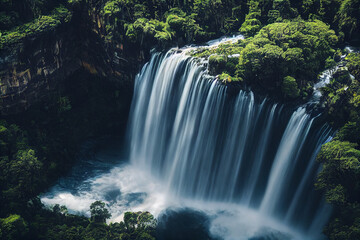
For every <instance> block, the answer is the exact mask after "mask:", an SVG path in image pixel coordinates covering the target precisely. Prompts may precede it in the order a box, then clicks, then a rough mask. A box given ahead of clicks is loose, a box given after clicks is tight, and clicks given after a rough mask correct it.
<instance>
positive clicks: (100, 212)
mask: <svg viewBox="0 0 360 240" xmlns="http://www.w3.org/2000/svg"><path fill="white" fill-rule="evenodd" d="M90 213H91V220H92V221H94V222H100V223H105V222H106V219H108V218H110V217H111V214H110V212H109V210H107V208H105V203H104V202H102V201H96V202H93V203H92V204H91V205H90Z"/></svg>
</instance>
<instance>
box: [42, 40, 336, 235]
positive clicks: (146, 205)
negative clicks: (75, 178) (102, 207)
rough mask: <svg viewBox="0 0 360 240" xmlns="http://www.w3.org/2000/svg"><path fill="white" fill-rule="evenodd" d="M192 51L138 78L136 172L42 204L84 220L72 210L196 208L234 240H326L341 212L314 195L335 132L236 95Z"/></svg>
mask: <svg viewBox="0 0 360 240" xmlns="http://www.w3.org/2000/svg"><path fill="white" fill-rule="evenodd" d="M217 43H218V42H213V43H211V44H212V45H216V44H217ZM191 49H192V48H185V49H172V50H170V51H169V52H167V53H154V54H153V56H152V58H151V60H150V62H149V63H147V64H146V65H145V66H144V67H143V69H142V71H141V72H140V73H139V75H138V76H137V79H136V83H135V91H134V99H133V103H132V110H131V117H130V121H129V122H130V126H129V134H128V135H129V145H130V146H129V151H130V156H129V158H130V163H129V164H125V165H123V166H117V167H114V168H112V169H111V170H110V171H109V172H107V173H101V174H99V175H98V176H96V177H92V178H89V179H88V180H86V181H85V182H86V184H87V185H86V186H87V187H86V188H81V187H79V188H77V191H75V193H70V192H67V189H66V188H63V189H60V190H59V188H56V189H55V190H53V191H52V192H51V193H50V194H48V195H45V196H43V198H42V200H43V201H44V202H45V203H48V204H53V203H59V202H60V203H65V204H67V205H68V206H70V205H71V206H70V209H73V210H78V211H82V210H84V209H80V208H79V206H75V205H76V204H72V203H74V202H76V201H86V202H85V203H84V204H83V206H88V205H89V203H90V202H91V201H92V200H97V199H102V200H104V201H106V202H107V203H108V204H109V207H110V209H111V211H112V213H113V217H114V219H115V220H118V218H117V217H118V216H120V215H121V214H122V212H123V211H126V210H150V211H153V212H154V213H155V214H161V210H165V209H166V208H168V207H174V206H175V207H191V208H195V209H200V210H203V211H205V212H206V213H208V214H209V215H210V216H211V219H212V222H211V227H210V231H211V233H212V234H213V235H217V236H221V237H223V238H225V239H260V238H256V237H259V236H260V237H261V236H267V237H269V236H270V235H271V236H273V237H272V238H270V237H269V238H267V239H320V238H321V234H320V233H321V230H322V227H323V225H324V224H325V223H326V221H327V220H328V217H329V215H330V213H331V209H329V207H328V206H327V205H326V204H325V203H324V201H323V199H322V197H321V196H320V195H318V193H317V192H316V191H315V190H314V187H313V186H314V181H315V178H316V174H317V173H318V171H319V168H320V166H319V165H318V164H317V163H316V161H315V158H316V155H317V153H318V151H319V150H320V148H321V145H322V144H324V143H325V142H326V141H328V140H329V139H330V137H329V136H330V131H331V130H330V129H329V128H328V127H327V126H326V125H323V124H321V123H320V121H319V120H318V119H317V116H316V115H315V116H313V115H312V114H311V113H309V112H311V111H308V110H307V109H306V108H305V107H299V108H297V109H293V108H290V107H286V106H283V105H281V104H277V103H274V102H272V101H271V100H270V99H267V98H263V97H258V96H255V94H254V93H253V92H251V91H240V92H239V93H238V94H235V95H234V94H227V90H228V86H226V85H224V84H220V83H219V82H217V81H215V80H214V78H213V77H211V76H208V75H207V71H206V67H205V65H203V64H201V63H199V61H198V60H196V59H193V58H191V57H189V56H188V54H187V52H189V51H190V50H191ZM139 194H140V195H139ZM104 196H107V198H106V197H104ZM109 196H110V197H109ZM84 199H85V200H84ZM139 199H140V200H139ZM268 229H271V230H268ZM264 231H265V232H267V233H264V234H263V232H264ZM268 232H271V234H270V235H269V233H268ZM277 232H281V234H280V233H277ZM275 233H276V234H275ZM262 234H263V235H262ZM274 234H275V235H274Z"/></svg>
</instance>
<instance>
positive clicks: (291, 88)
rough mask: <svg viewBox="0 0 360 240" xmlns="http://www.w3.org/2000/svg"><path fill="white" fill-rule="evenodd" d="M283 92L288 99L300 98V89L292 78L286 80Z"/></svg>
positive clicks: (283, 84) (283, 83) (288, 77)
mask: <svg viewBox="0 0 360 240" xmlns="http://www.w3.org/2000/svg"><path fill="white" fill-rule="evenodd" d="M281 91H282V92H283V94H284V96H285V97H286V98H297V97H299V96H300V89H299V88H298V85H297V83H296V80H295V78H293V77H291V76H287V77H285V78H284V80H283V82H282V85H281Z"/></svg>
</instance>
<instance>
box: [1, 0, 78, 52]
mask: <svg viewBox="0 0 360 240" xmlns="http://www.w3.org/2000/svg"><path fill="white" fill-rule="evenodd" d="M70 19H71V12H70V11H69V10H68V9H67V8H65V7H63V6H59V7H58V8H56V9H54V11H53V12H52V14H51V15H48V16H45V15H43V16H39V18H37V19H35V20H34V21H32V22H29V23H26V24H23V25H20V26H18V27H16V28H14V29H12V30H10V31H5V32H3V33H2V35H1V36H0V49H2V48H4V47H6V46H11V45H12V44H17V43H20V42H22V41H23V39H24V38H29V37H34V36H37V35H39V34H42V33H44V32H46V31H53V30H54V29H55V28H57V27H58V26H59V25H60V24H61V23H64V22H68V21H70Z"/></svg>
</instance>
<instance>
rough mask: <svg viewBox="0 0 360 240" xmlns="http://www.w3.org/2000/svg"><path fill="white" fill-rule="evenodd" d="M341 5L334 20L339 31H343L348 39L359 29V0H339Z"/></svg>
mask: <svg viewBox="0 0 360 240" xmlns="http://www.w3.org/2000/svg"><path fill="white" fill-rule="evenodd" d="M340 2H341V6H340V9H339V12H338V13H337V15H336V20H337V21H338V23H339V25H338V28H339V30H340V31H343V32H344V33H345V35H346V37H347V38H348V39H349V38H351V36H352V35H353V34H354V33H355V32H359V29H360V20H359V15H360V1H359V0H344V1H340Z"/></svg>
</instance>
